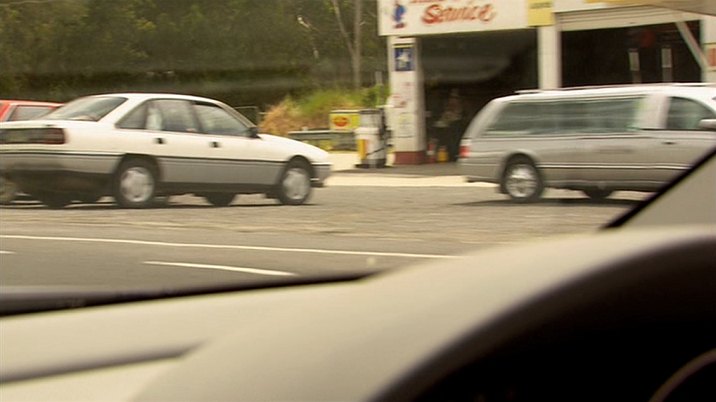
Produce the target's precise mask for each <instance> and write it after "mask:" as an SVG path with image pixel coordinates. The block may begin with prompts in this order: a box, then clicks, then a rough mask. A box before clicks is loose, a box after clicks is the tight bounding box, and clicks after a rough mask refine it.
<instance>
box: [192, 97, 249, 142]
mask: <svg viewBox="0 0 716 402" xmlns="http://www.w3.org/2000/svg"><path fill="white" fill-rule="evenodd" d="M195 108H196V114H197V116H198V117H199V122H200V123H201V127H202V131H203V132H204V133H207V134H219V135H247V133H249V128H248V126H247V125H246V124H244V123H243V122H241V121H240V120H239V119H237V118H236V117H234V116H232V115H231V114H229V113H228V112H227V111H226V110H224V109H222V108H220V107H218V106H216V105H209V104H202V103H200V104H197V105H195Z"/></svg>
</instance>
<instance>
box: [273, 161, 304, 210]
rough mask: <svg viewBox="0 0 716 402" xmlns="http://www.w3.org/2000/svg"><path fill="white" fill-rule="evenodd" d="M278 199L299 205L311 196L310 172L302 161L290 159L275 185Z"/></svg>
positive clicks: (286, 203) (283, 202)
mask: <svg viewBox="0 0 716 402" xmlns="http://www.w3.org/2000/svg"><path fill="white" fill-rule="evenodd" d="M277 195H278V199H279V201H281V203H282V204H284V205H301V204H303V203H305V202H306V201H307V200H308V198H309V197H310V196H311V173H310V170H309V167H308V165H307V164H306V163H305V162H303V161H291V162H289V164H288V165H287V166H286V169H285V170H284V171H283V174H282V175H281V180H280V181H279V183H278V186H277Z"/></svg>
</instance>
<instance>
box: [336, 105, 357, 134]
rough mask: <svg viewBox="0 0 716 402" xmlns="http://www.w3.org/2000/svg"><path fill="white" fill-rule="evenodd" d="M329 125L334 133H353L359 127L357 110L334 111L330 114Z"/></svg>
mask: <svg viewBox="0 0 716 402" xmlns="http://www.w3.org/2000/svg"><path fill="white" fill-rule="evenodd" d="M328 119H329V125H330V129H331V131H334V132H344V133H350V132H353V130H355V129H356V128H358V126H360V114H359V113H358V111H357V110H334V111H332V112H331V113H330V115H329V117H328Z"/></svg>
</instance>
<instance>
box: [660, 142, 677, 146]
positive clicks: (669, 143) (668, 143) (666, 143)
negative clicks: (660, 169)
mask: <svg viewBox="0 0 716 402" xmlns="http://www.w3.org/2000/svg"><path fill="white" fill-rule="evenodd" d="M661 143H662V144H664V145H674V144H676V141H662V142H661Z"/></svg>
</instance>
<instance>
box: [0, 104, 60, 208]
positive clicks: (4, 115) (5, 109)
mask: <svg viewBox="0 0 716 402" xmlns="http://www.w3.org/2000/svg"><path fill="white" fill-rule="evenodd" d="M58 106H60V103H54V102H37V101H26V100H0V122H3V121H19V120H32V119H36V118H39V117H41V116H43V115H45V114H47V113H49V112H50V111H52V110H53V109H55V108H57V107H58ZM16 197H17V186H16V185H15V183H13V182H12V181H10V180H7V179H6V178H4V177H3V176H2V175H0V204H3V205H4V204H9V203H11V202H12V201H13V200H15V198H16Z"/></svg>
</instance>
